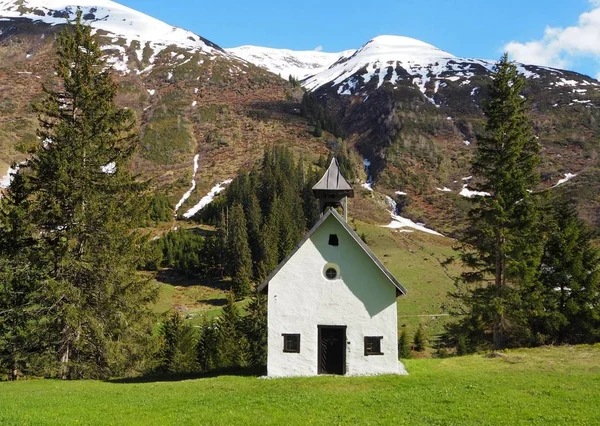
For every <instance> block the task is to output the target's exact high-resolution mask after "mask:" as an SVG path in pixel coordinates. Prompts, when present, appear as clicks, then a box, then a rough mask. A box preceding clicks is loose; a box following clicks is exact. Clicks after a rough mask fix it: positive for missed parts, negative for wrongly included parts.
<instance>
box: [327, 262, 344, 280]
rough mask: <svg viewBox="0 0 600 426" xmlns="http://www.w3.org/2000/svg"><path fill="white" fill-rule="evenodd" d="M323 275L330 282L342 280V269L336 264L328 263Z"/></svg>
mask: <svg viewBox="0 0 600 426" xmlns="http://www.w3.org/2000/svg"><path fill="white" fill-rule="evenodd" d="M323 275H325V278H327V279H328V280H329V281H333V280H336V279H338V278H340V267H339V266H338V265H336V264H335V263H328V264H327V265H325V267H324V268H323Z"/></svg>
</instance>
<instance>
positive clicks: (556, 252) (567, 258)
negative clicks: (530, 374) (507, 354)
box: [530, 198, 600, 344]
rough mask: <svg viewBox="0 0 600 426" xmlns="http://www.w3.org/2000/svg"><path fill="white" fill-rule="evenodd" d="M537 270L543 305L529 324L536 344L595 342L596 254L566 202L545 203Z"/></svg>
mask: <svg viewBox="0 0 600 426" xmlns="http://www.w3.org/2000/svg"><path fill="white" fill-rule="evenodd" d="M551 202H552V204H551V207H550V214H549V215H548V217H547V218H546V220H545V221H544V222H545V223H546V226H547V235H548V237H547V240H546V242H545V245H544V254H543V257H542V262H541V267H540V279H541V282H542V284H543V288H544V293H543V306H544V308H543V309H542V310H540V311H539V312H540V313H539V314H538V315H535V316H532V318H531V319H530V322H531V323H532V328H533V330H534V332H535V333H536V335H537V336H538V340H539V343H540V344H548V343H570V344H578V343H594V342H597V341H598V340H600V250H599V249H598V248H596V247H594V245H593V242H592V239H593V237H594V234H593V233H592V232H591V231H590V230H589V229H588V227H587V225H586V224H585V223H584V222H583V221H582V220H581V219H579V217H578V214H577V210H576V209H575V208H574V207H573V203H571V202H569V201H568V200H567V199H557V198H554V199H552V200H551Z"/></svg>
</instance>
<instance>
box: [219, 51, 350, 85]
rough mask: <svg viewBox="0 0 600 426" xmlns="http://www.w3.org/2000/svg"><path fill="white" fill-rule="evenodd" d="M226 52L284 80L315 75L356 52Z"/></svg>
mask: <svg viewBox="0 0 600 426" xmlns="http://www.w3.org/2000/svg"><path fill="white" fill-rule="evenodd" d="M225 50H226V51H227V52H229V53H231V54H233V55H235V56H237V57H239V58H242V59H244V60H246V61H248V62H250V63H253V64H254V65H257V66H259V67H262V68H265V69H266V70H268V71H270V72H272V73H274V74H279V75H280V76H281V77H282V78H285V79H288V78H289V77H290V76H292V77H294V78H296V79H298V80H303V79H305V78H307V77H309V76H312V75H315V74H317V73H319V72H321V71H323V70H325V69H327V68H328V67H330V66H331V65H332V64H334V63H335V62H337V61H338V60H340V59H341V58H347V57H350V56H352V54H354V52H355V50H346V51H344V52H340V53H327V52H320V51H316V50H307V51H294V50H289V49H273V48H269V47H259V46H239V47H233V48H231V49H225Z"/></svg>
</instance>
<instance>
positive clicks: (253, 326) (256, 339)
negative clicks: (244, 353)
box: [242, 293, 267, 367]
mask: <svg viewBox="0 0 600 426" xmlns="http://www.w3.org/2000/svg"><path fill="white" fill-rule="evenodd" d="M246 311H247V315H246V316H245V317H244V318H243V321H242V325H243V331H244V334H245V336H246V340H247V341H248V361H249V364H250V365H251V366H253V367H264V366H266V365H267V298H266V297H265V296H264V295H262V294H258V293H255V294H254V295H253V296H252V300H251V301H250V303H249V304H248V308H247V309H246Z"/></svg>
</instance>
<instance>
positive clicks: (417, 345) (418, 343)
mask: <svg viewBox="0 0 600 426" xmlns="http://www.w3.org/2000/svg"><path fill="white" fill-rule="evenodd" d="M426 345H427V337H426V336H425V329H424V328H423V324H419V328H417V331H415V336H414V338H413V347H414V349H415V351H417V352H423V351H424V350H425V346H426Z"/></svg>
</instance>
